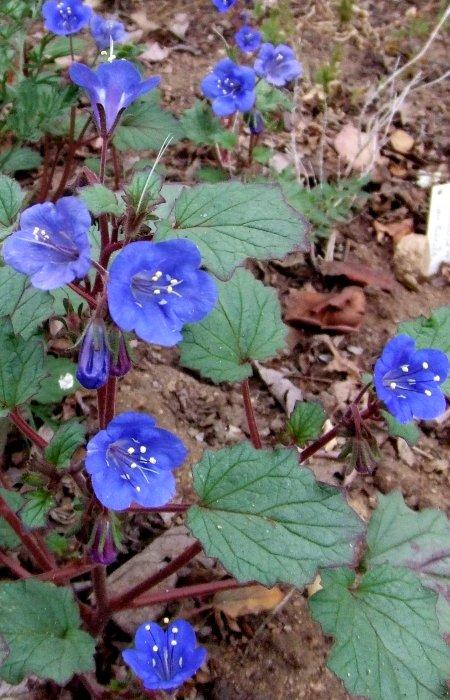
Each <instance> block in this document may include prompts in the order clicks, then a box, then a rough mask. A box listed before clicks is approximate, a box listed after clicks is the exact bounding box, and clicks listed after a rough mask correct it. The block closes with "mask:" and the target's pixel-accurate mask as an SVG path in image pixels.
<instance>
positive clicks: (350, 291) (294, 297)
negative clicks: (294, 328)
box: [284, 287, 366, 333]
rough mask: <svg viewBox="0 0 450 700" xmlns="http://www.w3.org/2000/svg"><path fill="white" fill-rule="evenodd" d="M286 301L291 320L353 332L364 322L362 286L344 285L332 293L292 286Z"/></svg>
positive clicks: (287, 316) (290, 321)
mask: <svg viewBox="0 0 450 700" xmlns="http://www.w3.org/2000/svg"><path fill="white" fill-rule="evenodd" d="M284 304H285V320H286V321H287V322H288V323H307V324H310V325H312V326H318V327H319V328H323V329H324V330H334V331H340V332H342V333H351V332H352V331H354V330H356V329H358V328H359V326H360V325H361V323H362V321H363V318H364V313H365V309H366V297H365V295H364V292H363V291H362V289H360V288H359V287H345V289H343V290H342V291H340V292H332V293H330V294H325V293H323V292H316V291H315V290H314V289H310V290H303V289H302V290H298V289H290V290H289V294H288V296H287V297H286V298H285V302H284Z"/></svg>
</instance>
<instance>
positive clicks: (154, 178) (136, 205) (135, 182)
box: [125, 170, 162, 214]
mask: <svg viewBox="0 0 450 700" xmlns="http://www.w3.org/2000/svg"><path fill="white" fill-rule="evenodd" d="M161 188H162V178H161V176H160V175H158V173H156V172H155V171H154V170H150V171H149V172H139V173H135V174H134V176H133V179H132V180H131V183H130V184H129V185H128V187H125V193H126V201H127V202H129V203H130V205H131V206H132V208H133V210H134V211H135V212H136V214H143V213H144V212H149V211H150V210H151V209H152V207H153V206H154V205H155V204H156V203H157V202H161Z"/></svg>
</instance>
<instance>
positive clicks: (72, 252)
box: [32, 226, 80, 262]
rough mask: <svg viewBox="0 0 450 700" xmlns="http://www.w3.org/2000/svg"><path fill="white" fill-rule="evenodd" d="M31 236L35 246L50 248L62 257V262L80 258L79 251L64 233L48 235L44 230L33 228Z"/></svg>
mask: <svg viewBox="0 0 450 700" xmlns="http://www.w3.org/2000/svg"><path fill="white" fill-rule="evenodd" d="M32 236H33V239H34V240H33V243H34V244H35V245H39V246H42V247H44V248H50V249H51V250H53V251H56V252H57V253H60V254H61V255H62V256H63V259H64V260H63V261H64V262H70V261H73V260H77V259H78V258H79V256H80V252H79V250H78V249H77V247H76V246H75V245H74V242H73V241H72V239H71V238H70V237H69V236H68V235H67V233H65V231H58V233H57V234H55V233H53V232H52V233H51V234H50V233H48V232H47V231H46V230H45V229H43V228H40V227H39V226H35V227H34V229H33V231H32Z"/></svg>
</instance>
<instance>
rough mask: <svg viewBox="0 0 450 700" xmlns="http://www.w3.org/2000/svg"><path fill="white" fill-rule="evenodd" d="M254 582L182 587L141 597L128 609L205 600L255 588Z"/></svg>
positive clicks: (227, 581)
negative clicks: (186, 600) (226, 593)
mask: <svg viewBox="0 0 450 700" xmlns="http://www.w3.org/2000/svg"><path fill="white" fill-rule="evenodd" d="M253 585H254V582H253V581H250V582H247V583H239V582H238V581H235V579H234V578H229V579H226V580H225V581H213V582H212V583H198V584H196V585H194V586H182V587H181V588H172V589H170V590H167V591H161V592H160V593H153V594H151V593H150V594H149V595H141V596H139V598H137V599H136V600H133V601H130V603H129V605H127V606H126V607H128V608H144V607H146V606H147V605H157V604H159V603H171V602H172V601H175V600H182V599H183V598H204V597H205V596H209V595H213V594H214V593H218V592H219V591H229V590H231V589H232V588H246V587H247V586H253Z"/></svg>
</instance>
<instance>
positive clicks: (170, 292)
mask: <svg viewBox="0 0 450 700" xmlns="http://www.w3.org/2000/svg"><path fill="white" fill-rule="evenodd" d="M167 291H168V292H169V294H172V292H173V287H171V286H170V284H169V286H168V287H167Z"/></svg>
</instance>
